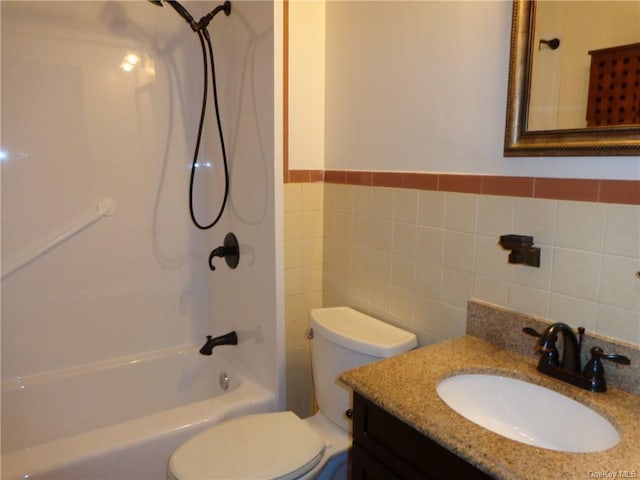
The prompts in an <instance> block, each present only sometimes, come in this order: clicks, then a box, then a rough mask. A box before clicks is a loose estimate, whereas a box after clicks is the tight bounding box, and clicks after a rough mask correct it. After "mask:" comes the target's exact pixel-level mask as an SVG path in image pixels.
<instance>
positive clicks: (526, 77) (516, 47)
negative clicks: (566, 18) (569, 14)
mask: <svg viewBox="0 0 640 480" xmlns="http://www.w3.org/2000/svg"><path fill="white" fill-rule="evenodd" d="M602 2H603V3H606V4H608V6H609V5H610V4H611V3H628V4H637V3H638V2H609V1H608V0H602ZM537 3H538V2H537V1H536V0H514V2H513V20H512V21H513V23H512V27H511V51H510V58H509V83H508V91H507V118H506V129H505V144H504V155H505V156H508V157H511V156H527V157H528V156H598V155H602V156H617V155H640V123H627V122H623V123H621V124H616V125H613V124H607V125H603V124H599V125H594V126H587V118H586V115H585V118H584V121H582V120H581V119H579V118H578V120H577V121H576V120H575V118H576V117H577V116H578V115H581V113H578V114H576V113H575V111H578V112H580V110H582V113H584V112H586V110H587V106H586V104H587V99H586V98H585V100H584V106H576V105H570V107H569V108H565V107H563V106H562V105H560V106H554V107H553V108H555V109H556V110H555V112H554V113H553V114H551V115H549V114H548V107H547V106H545V102H547V103H548V102H549V100H548V99H547V100H542V101H541V100H540V92H541V91H543V92H544V91H545V90H549V89H548V88H545V86H547V87H548V86H549V85H553V89H552V90H553V92H558V91H559V90H560V87H559V85H557V82H558V81H559V80H558V78H557V75H556V74H555V73H549V72H544V71H542V69H543V67H549V66H551V67H553V62H554V60H553V57H551V56H547V59H546V61H545V59H544V58H543V56H542V53H543V52H544V53H548V52H549V51H556V50H555V49H553V48H552V47H553V45H550V44H548V43H544V42H542V43H541V42H540V40H544V41H545V42H550V41H551V40H553V38H537V37H536V30H538V33H539V34H540V33H541V32H542V30H544V29H545V28H547V27H543V26H542V25H540V26H538V25H537V23H536V13H537V12H536V10H537V7H538V5H537ZM544 3H545V5H546V4H556V7H558V4H562V3H564V2H561V1H558V2H544ZM568 3H572V2H571V1H569V2H568ZM580 3H582V2H580ZM589 3H598V2H589ZM543 16H549V15H543ZM551 17H552V18H554V19H557V18H558V15H557V12H556V13H553V14H552V15H551ZM600 20H602V19H601V18H600ZM635 20H636V21H637V22H640V17H638V16H636V17H635ZM636 25H637V27H638V31H637V32H632V35H635V34H637V37H638V39H637V40H635V42H636V43H637V42H640V25H638V23H636ZM583 30H586V32H587V34H586V36H587V37H588V36H591V37H593V35H591V33H592V32H593V31H589V30H588V29H583ZM544 34H545V35H546V32H544ZM563 36H564V32H558V34H557V35H555V36H554V38H556V37H557V38H558V39H559V40H560V45H559V46H558V47H557V48H558V49H561V48H563V47H564V46H565V45H566V44H567V43H568V42H570V40H569V39H567V38H563ZM538 37H540V35H538ZM622 38H625V40H622V39H621V40H620V41H621V42H626V39H628V38H630V37H624V36H623V37H622ZM628 43H629V44H630V43H632V42H631V41H629V42H628ZM569 44H570V43H569ZM609 46H610V45H607V46H606V47H609ZM543 49H544V50H543ZM603 49H605V46H603ZM603 49H599V48H595V49H591V48H585V49H584V50H585V51H584V55H588V56H589V60H587V62H588V63H589V64H590V62H591V58H592V57H594V56H595V54H596V53H598V52H594V51H593V50H603ZM570 50H571V51H574V50H575V48H572V49H570ZM590 51H591V54H590V53H589V52H590ZM562 53H563V54H566V53H567V52H565V51H563V52H562ZM534 57H535V62H534ZM549 58H551V60H550V61H549ZM556 58H557V56H556ZM555 61H556V62H557V60H555ZM633 61H634V62H636V63H635V65H636V67H634V68H632V69H631V70H632V71H631V72H629V73H630V74H632V75H634V76H635V79H634V80H633V82H631V83H630V85H629V88H630V89H632V90H633V91H632V92H631V93H632V95H635V108H636V109H640V56H637V55H636V56H634V57H633ZM564 63H566V59H565V60H563V64H564ZM582 63H583V65H582V67H580V68H582V73H581V74H580V75H581V77H582V79H581V86H569V87H568V88H569V90H572V91H578V92H579V91H580V90H582V96H583V97H584V96H588V89H589V88H590V85H589V84H590V82H591V83H592V84H594V82H593V81H591V80H590V79H588V78H584V77H585V76H586V77H589V76H590V73H589V70H588V69H587V68H586V67H585V66H584V59H582ZM536 68H538V69H540V70H535V69H536ZM580 75H579V76H580ZM541 78H542V80H540V79H541ZM534 79H535V80H534ZM554 79H555V82H556V84H554V83H553V82H554ZM585 83H586V87H584V84H585ZM532 84H533V85H532ZM532 87H533V88H532ZM592 88H595V84H594V87H592ZM585 89H586V92H585ZM554 96H555V97H557V96H558V94H557V93H553V94H551V95H550V97H554ZM532 99H533V102H532ZM574 103H575V102H574ZM545 110H546V111H545ZM563 110H573V112H572V113H571V116H573V117H574V120H573V121H574V122H575V123H574V124H568V125H565V123H566V122H564V120H559V119H560V115H559V112H560V111H563ZM540 112H542V116H540ZM545 114H546V116H547V118H546V119H545V118H544V116H545ZM549 118H551V120H549ZM581 122H582V123H583V126H579V124H580V123H581ZM574 125H575V126H574Z"/></svg>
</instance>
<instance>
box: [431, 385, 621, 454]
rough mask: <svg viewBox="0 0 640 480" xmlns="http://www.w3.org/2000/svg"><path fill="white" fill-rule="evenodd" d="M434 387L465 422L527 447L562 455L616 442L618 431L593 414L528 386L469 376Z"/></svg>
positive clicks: (570, 402)
mask: <svg viewBox="0 0 640 480" xmlns="http://www.w3.org/2000/svg"><path fill="white" fill-rule="evenodd" d="M436 389H437V392H438V395H440V398H442V400H444V402H445V403H446V404H447V405H448V406H449V407H451V408H452V409H453V410H455V411H456V412H458V413H459V414H460V415H462V416H463V417H465V418H466V419H467V420H470V421H472V422H473V423H476V424H478V425H480V426H482V427H484V428H486V429H488V430H491V431H492V432H494V433H497V434H499V435H502V436H504V437H507V438H510V439H512V440H516V441H518V442H522V443H526V444H527V445H533V446H535V447H541V448H547V449H550V450H559V451H562V452H598V451H601V450H606V449H608V448H611V447H613V446H614V445H616V444H617V443H618V442H619V441H620V434H619V433H618V431H617V430H616V429H615V428H614V426H613V425H612V424H611V423H610V422H609V421H608V420H606V419H605V418H604V417H602V416H601V415H599V414H598V413H596V412H594V411H593V410H591V409H590V408H588V407H586V406H584V405H583V404H581V403H578V402H576V401H575V400H572V399H570V398H569V397H566V396H564V395H561V394H559V393H557V392H554V391H553V390H549V389H548V388H544V387H541V386H539V385H534V384H532V383H527V382H523V381H521V380H516V379H513V378H508V377H501V376H498V375H480V374H468V375H457V376H454V377H449V378H446V379H444V380H442V381H441V382H440V383H439V384H438V385H437V388H436ZM594 395H600V394H597V393H594Z"/></svg>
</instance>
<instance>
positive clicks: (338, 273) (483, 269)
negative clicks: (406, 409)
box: [323, 184, 640, 345]
mask: <svg viewBox="0 0 640 480" xmlns="http://www.w3.org/2000/svg"><path fill="white" fill-rule="evenodd" d="M324 223H325V245H324V252H325V255H324V270H323V273H324V306H333V305H350V306H354V307H356V308H358V309H361V310H363V311H365V312H368V313H370V314H372V315H374V316H378V317H380V318H383V319H385V320H388V321H391V322H392V323H395V324H397V325H399V326H401V327H403V328H406V329H408V330H411V331H413V332H415V333H416V334H417V335H418V339H419V343H420V345H425V344H429V343H433V342H436V341H439V340H442V339H446V338H452V337H455V336H459V335H463V334H464V332H465V326H466V302H467V300H468V299H469V298H472V297H474V298H478V299H481V300H486V301H489V302H492V303H496V304H498V305H503V306H506V307H509V308H512V309H514V310H517V311H519V312H522V313H527V314H533V315H538V316H542V317H545V318H549V319H553V320H554V321H563V322H566V323H568V324H570V325H573V326H584V327H585V328H586V329H587V330H589V331H592V332H598V333H601V334H604V335H608V336H611V337H614V338H618V339H621V340H624V341H627V342H630V343H634V344H640V294H639V292H640V286H639V283H640V282H638V279H637V278H636V272H637V271H639V270H640V243H639V242H638V239H640V207H638V206H634V205H614V204H609V205H607V204H599V203H590V202H569V201H559V200H544V199H530V198H514V197H506V196H492V195H474V194H462V193H450V192H436V191H418V190H409V189H402V188H381V187H361V186H352V185H333V184H327V185H326V186H325V212H324ZM508 233H518V234H526V235H533V236H534V238H535V243H536V245H537V246H539V247H540V248H541V265H540V268H534V267H529V266H523V265H512V264H509V263H507V256H508V251H505V250H502V248H501V247H500V246H499V245H498V244H497V242H498V239H499V237H500V235H503V234H508Z"/></svg>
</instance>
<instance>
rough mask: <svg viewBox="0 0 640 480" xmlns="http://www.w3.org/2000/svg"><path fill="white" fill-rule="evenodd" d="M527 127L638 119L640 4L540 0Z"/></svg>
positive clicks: (532, 48)
mask: <svg viewBox="0 0 640 480" xmlns="http://www.w3.org/2000/svg"><path fill="white" fill-rule="evenodd" d="M530 52H531V59H530V60H531V69H532V70H531V85H530V92H529V93H530V96H529V111H528V118H527V130H529V131H541V130H563V129H582V128H590V127H602V126H615V125H633V124H640V1H638V0H623V1H617V0H604V1H592V0H588V1H574V0H571V1H538V2H537V4H536V9H535V19H534V24H533V28H532V43H531V45H530Z"/></svg>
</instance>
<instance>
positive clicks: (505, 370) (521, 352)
mask: <svg viewBox="0 0 640 480" xmlns="http://www.w3.org/2000/svg"><path fill="white" fill-rule="evenodd" d="M467 324H468V325H467V335H465V336H463V337H459V338H455V339H451V340H447V341H444V342H441V343H438V344H435V345H431V346H427V347H422V348H419V349H417V350H414V351H412V352H409V353H407V354H404V355H401V356H398V357H393V358H390V359H387V360H384V361H380V362H376V363H373V364H370V365H366V366H363V367H359V368H356V369H354V370H350V371H348V372H345V373H344V374H343V375H342V376H341V380H342V381H343V382H344V383H346V384H347V385H349V386H350V387H351V388H352V389H353V391H354V405H353V438H354V441H353V448H352V451H351V477H350V478H352V479H353V480H356V479H358V480H359V479H365V478H366V479H369V480H378V479H380V480H382V479H406V480H412V479H454V478H455V479H457V478H460V479H463V478H464V479H488V478H496V479H505V480H507V479H509V480H512V479H539V478H548V479H556V478H557V479H559V478H562V479H564V478H575V479H578V478H580V479H584V478H640V396H639V395H638V393H640V392H639V391H638V388H639V387H640V385H639V383H640V378H638V377H639V375H638V361H640V352H639V351H638V349H637V348H636V347H635V346H633V345H629V344H623V343H620V344H618V343H616V344H615V345H610V344H609V345H603V348H608V349H611V348H613V349H617V350H618V351H621V353H623V354H625V355H627V356H629V357H630V359H631V365H630V366H618V365H609V364H607V365H606V367H605V368H606V370H607V375H608V378H607V380H608V383H609V387H608V390H607V391H606V392H605V393H594V392H590V391H587V390H584V389H581V388H578V387H575V386H573V385H570V384H568V383H564V382H561V381H559V380H557V379H555V378H551V377H549V376H547V375H543V374H542V373H540V372H539V371H538V370H537V369H536V364H537V361H538V358H537V357H536V356H535V348H534V347H535V342H533V343H532V341H531V339H530V338H527V336H526V335H524V334H523V333H522V328H524V327H526V326H529V327H534V328H538V329H540V330H543V329H544V328H543V327H544V326H545V324H544V321H543V320H541V319H537V318H535V317H528V316H526V315H521V314H518V313H516V312H511V311H508V310H505V309H501V308H499V307H495V306H492V305H490V304H485V303H483V302H478V301H473V300H472V301H470V302H469V308H468V322H467ZM607 340H610V339H607ZM602 341H603V340H602V339H600V338H595V339H594V338H589V337H585V344H586V345H583V349H584V350H588V348H587V349H585V346H587V347H589V346H590V345H591V343H593V342H602ZM590 342H591V343H590ZM625 369H626V370H625ZM463 374H487V375H492V376H499V377H506V378H510V379H518V380H524V381H526V382H528V383H529V384H533V385H536V386H541V387H545V388H547V389H550V390H552V391H554V392H558V393H560V394H562V395H564V396H566V397H568V398H569V399H572V400H575V401H577V402H579V403H581V404H582V405H584V406H586V407H588V408H589V409H591V410H593V411H594V412H596V413H597V414H599V415H600V416H602V417H603V418H604V419H606V420H607V421H608V423H610V424H612V425H613V426H614V427H615V430H617V433H618V434H619V437H620V439H619V441H618V442H617V443H616V444H615V445H614V446H613V447H611V448H605V449H603V450H598V451H589V452H587V453H577V452H567V451H557V450H552V449H549V448H539V447H536V446H531V445H527V444H525V443H521V442H520V441H514V440H511V439H509V438H506V437H504V436H503V435H499V434H497V433H494V432H492V431H490V430H488V429H487V428H484V427H481V426H479V425H477V424H476V423H473V422H471V421H469V420H467V419H466V418H464V417H463V416H462V415H460V414H458V413H456V412H455V411H454V410H453V409H452V408H450V407H449V406H448V405H447V404H446V403H445V402H444V401H443V400H442V399H441V397H440V396H439V395H438V393H437V387H438V384H439V383H440V382H441V381H442V380H444V379H447V378H450V377H453V376H458V375H463ZM555 413H556V412H554V411H549V412H548V413H547V414H545V415H544V416H541V418H539V419H537V421H539V422H547V423H551V424H553V423H554V422H559V421H560V420H561V418H554V414H555ZM538 416H540V415H538ZM577 434H578V435H581V436H588V435H585V434H584V433H580V432H578V433H577ZM607 475H608V476H607Z"/></svg>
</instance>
